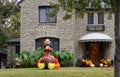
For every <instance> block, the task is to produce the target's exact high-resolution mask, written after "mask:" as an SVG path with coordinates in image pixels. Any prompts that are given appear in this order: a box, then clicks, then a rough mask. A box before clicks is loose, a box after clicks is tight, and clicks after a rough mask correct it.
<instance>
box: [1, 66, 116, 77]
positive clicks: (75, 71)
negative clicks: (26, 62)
mask: <svg viewBox="0 0 120 77" xmlns="http://www.w3.org/2000/svg"><path fill="white" fill-rule="evenodd" d="M0 77H114V68H96V67H94V68H82V67H63V68H60V69H54V70H38V69H37V68H19V69H0Z"/></svg>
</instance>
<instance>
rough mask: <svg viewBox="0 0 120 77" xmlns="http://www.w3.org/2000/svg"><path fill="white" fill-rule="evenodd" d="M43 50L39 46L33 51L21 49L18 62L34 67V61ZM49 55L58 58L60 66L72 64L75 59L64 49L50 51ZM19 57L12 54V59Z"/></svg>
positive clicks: (39, 56)
mask: <svg viewBox="0 0 120 77" xmlns="http://www.w3.org/2000/svg"><path fill="white" fill-rule="evenodd" d="M43 55H44V50H43V49H41V48H38V49H37V50H36V51H35V52H33V53H30V52H28V51H23V52H22V53H21V54H20V64H21V66H22V67H24V68H25V67H34V66H35V63H36V62H37V61H38V59H39V58H41V57H43ZM51 55H53V56H54V57H56V58H58V60H59V62H60V65H61V66H73V65H74V64H73V63H74V61H77V57H76V56H75V55H74V54H73V53H71V52H69V51H66V50H62V51H56V52H54V51H52V52H51ZM16 58H19V56H18V55H17V54H14V55H13V59H14V60H15V59H16Z"/></svg>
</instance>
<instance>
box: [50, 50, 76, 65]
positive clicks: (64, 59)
mask: <svg viewBox="0 0 120 77" xmlns="http://www.w3.org/2000/svg"><path fill="white" fill-rule="evenodd" d="M51 55H53V56H55V57H56V58H58V60H59V62H60V65H61V66H71V65H73V63H74V62H73V61H77V57H76V56H75V55H74V54H73V53H70V51H66V50H62V51H56V52H52V53H51Z"/></svg>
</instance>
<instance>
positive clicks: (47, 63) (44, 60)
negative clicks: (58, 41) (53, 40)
mask: <svg viewBox="0 0 120 77" xmlns="http://www.w3.org/2000/svg"><path fill="white" fill-rule="evenodd" d="M44 51H45V52H44V55H43V57H41V58H40V59H39V60H38V61H37V63H36V67H37V68H39V69H57V68H60V64H59V61H58V59H57V58H55V57H54V56H52V55H50V52H51V51H52V47H51V45H50V40H49V39H46V40H45V41H44Z"/></svg>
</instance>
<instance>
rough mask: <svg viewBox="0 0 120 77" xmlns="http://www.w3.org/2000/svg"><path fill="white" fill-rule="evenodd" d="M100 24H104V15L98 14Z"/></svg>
mask: <svg viewBox="0 0 120 77" xmlns="http://www.w3.org/2000/svg"><path fill="white" fill-rule="evenodd" d="M98 24H104V15H103V14H101V13H98Z"/></svg>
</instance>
